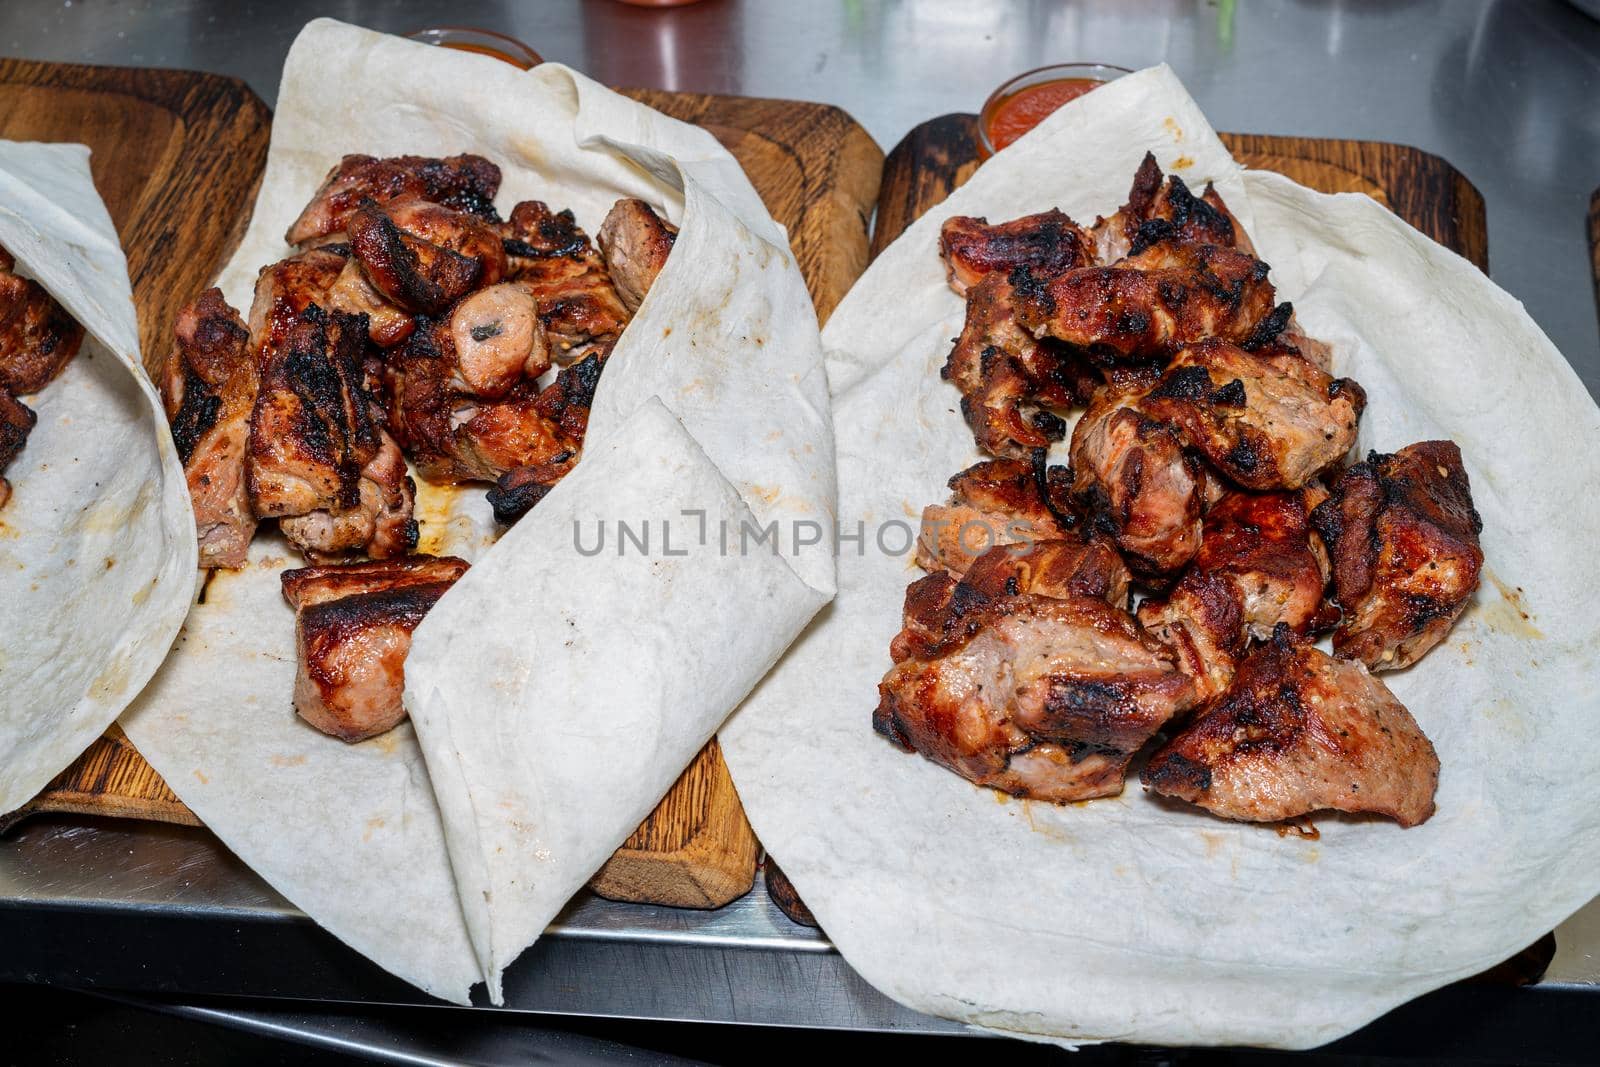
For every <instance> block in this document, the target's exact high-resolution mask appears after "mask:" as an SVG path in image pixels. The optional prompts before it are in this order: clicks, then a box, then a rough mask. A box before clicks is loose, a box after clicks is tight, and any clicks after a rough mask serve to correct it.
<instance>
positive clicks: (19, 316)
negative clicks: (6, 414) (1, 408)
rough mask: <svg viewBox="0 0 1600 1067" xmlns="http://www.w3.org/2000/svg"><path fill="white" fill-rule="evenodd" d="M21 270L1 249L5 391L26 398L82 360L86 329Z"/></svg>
mask: <svg viewBox="0 0 1600 1067" xmlns="http://www.w3.org/2000/svg"><path fill="white" fill-rule="evenodd" d="M15 266H16V260H14V259H13V258H12V256H11V253H9V252H7V251H5V250H4V249H3V248H0V389H4V390H5V391H6V392H8V393H11V394H13V395H15V396H26V395H27V394H29V393H37V392H38V391H39V390H41V389H43V388H44V387H45V386H47V385H49V384H50V383H51V382H52V381H53V380H54V379H55V376H56V375H57V374H60V373H61V368H62V367H65V366H66V365H67V361H68V360H70V359H72V357H73V356H75V355H77V353H78V348H79V346H80V345H82V344H83V327H82V326H80V325H79V324H78V322H77V320H76V319H74V318H73V317H72V316H71V315H69V314H67V309H66V308H64V307H62V306H61V305H60V304H59V303H57V302H56V298H55V297H53V296H51V295H50V294H49V293H47V292H45V289H44V286H42V285H40V284H39V283H38V282H36V281H34V280H33V279H31V278H24V277H22V276H21V275H19V274H16V273H15V272H14V270H13V268H14V267H15Z"/></svg>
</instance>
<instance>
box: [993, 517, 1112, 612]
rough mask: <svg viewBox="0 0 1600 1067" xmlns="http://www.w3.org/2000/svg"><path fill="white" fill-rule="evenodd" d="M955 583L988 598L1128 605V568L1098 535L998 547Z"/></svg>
mask: <svg viewBox="0 0 1600 1067" xmlns="http://www.w3.org/2000/svg"><path fill="white" fill-rule="evenodd" d="M961 581H962V583H963V584H965V585H966V586H967V587H968V588H970V589H972V590H975V591H976V592H979V593H982V594H983V595H984V596H988V597H1002V596H1018V595H1020V594H1023V593H1034V594H1037V595H1039V596H1053V597H1057V598H1066V597H1072V596H1086V597H1093V598H1095V599H1096V600H1104V601H1105V602H1106V603H1107V604H1110V605H1111V606H1112V607H1114V608H1122V607H1126V606H1127V604H1128V585H1129V583H1130V582H1131V581H1132V576H1131V575H1130V574H1129V573H1128V567H1127V565H1126V564H1125V563H1123V562H1122V557H1121V556H1119V555H1117V550H1116V549H1114V548H1112V547H1111V544H1110V542H1109V541H1107V540H1106V539H1105V538H1104V537H1101V536H1100V535H1098V534H1092V535H1091V534H1085V533H1083V532H1081V531H1077V530H1074V531H1072V532H1071V533H1068V534H1066V535H1064V536H1062V537H1058V538H1054V539H1052V540H1048V541H1030V542H1027V543H1025V544H1015V545H1001V546H998V547H995V548H991V549H990V550H989V551H987V552H985V553H984V554H983V555H981V556H979V557H978V558H977V559H976V560H974V561H973V563H972V566H971V567H969V568H968V569H967V573H966V574H965V575H963V576H962V578H961Z"/></svg>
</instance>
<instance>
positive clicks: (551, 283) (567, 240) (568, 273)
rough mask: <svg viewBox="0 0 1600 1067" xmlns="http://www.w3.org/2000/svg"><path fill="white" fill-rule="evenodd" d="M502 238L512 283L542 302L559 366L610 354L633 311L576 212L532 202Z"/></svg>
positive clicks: (542, 314) (515, 213) (541, 312)
mask: <svg viewBox="0 0 1600 1067" xmlns="http://www.w3.org/2000/svg"><path fill="white" fill-rule="evenodd" d="M500 233H501V237H502V246H503V247H504V248H505V251H506V255H507V257H508V259H509V266H508V272H509V273H508V274H507V277H508V278H510V279H512V280H514V281H520V282H524V283H526V284H527V285H528V287H529V289H530V290H531V291H532V293H533V294H534V296H535V297H536V298H537V299H538V301H539V317H540V319H541V321H542V322H543V323H544V328H545V330H546V331H547V332H548V333H549V335H550V341H551V344H552V351H553V353H554V355H555V357H556V359H557V360H558V362H561V363H568V362H572V361H575V360H577V359H579V358H580V357H582V356H584V355H587V354H588V353H590V352H592V351H599V352H602V353H609V352H610V351H611V348H612V346H614V345H615V344H616V343H617V338H618V337H620V336H621V335H622V329H623V327H624V326H626V325H627V324H628V317H629V313H628V308H627V307H626V305H624V304H623V302H622V298H621V296H619V295H618V293H617V289H616V287H615V286H614V285H613V284H612V281H611V276H610V274H608V273H607V272H606V266H605V263H604V262H603V261H602V260H601V258H600V255H599V253H598V252H596V251H595V249H594V246H593V245H591V244H590V243H589V237H588V235H587V234H585V233H584V232H583V230H581V229H580V228H579V227H578V224H577V223H576V221H574V219H573V217H572V212H570V211H562V212H559V213H557V212H552V211H551V210H550V208H549V207H548V206H546V205H545V204H543V203H541V202H539V201H537V200H527V201H524V202H523V203H520V204H518V205H517V206H516V207H515V208H513V209H512V211H511V217H510V219H508V220H507V221H506V222H505V223H503V224H502V225H501V227H500Z"/></svg>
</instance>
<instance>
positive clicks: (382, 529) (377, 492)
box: [278, 430, 418, 563]
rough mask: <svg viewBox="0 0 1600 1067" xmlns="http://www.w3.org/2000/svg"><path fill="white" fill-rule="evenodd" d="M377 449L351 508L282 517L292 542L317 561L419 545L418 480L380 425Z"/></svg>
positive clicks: (382, 555) (387, 554)
mask: <svg viewBox="0 0 1600 1067" xmlns="http://www.w3.org/2000/svg"><path fill="white" fill-rule="evenodd" d="M378 441H379V443H378V451H377V453H376V454H375V455H374V456H373V457H372V459H371V461H369V462H368V463H367V465H366V466H365V467H363V468H362V469H361V481H360V484H359V486H358V492H359V494H360V500H359V502H358V503H357V504H356V505H355V506H354V507H351V508H343V509H339V510H318V511H312V512H308V513H307V514H305V515H294V516H285V517H284V518H282V519H280V520H279V521H278V526H279V528H280V529H281V530H283V534H284V536H285V537H287V538H288V539H289V541H290V543H291V544H293V545H294V546H295V547H296V548H298V549H300V551H301V552H304V553H305V554H306V557H307V558H308V559H310V560H312V561H313V562H317V563H324V562H329V561H332V560H335V559H337V558H338V557H340V556H344V555H349V554H351V553H365V554H366V555H368V556H371V557H372V558H373V559H392V558H394V557H396V556H404V555H408V554H410V553H411V552H412V551H413V550H415V549H416V547H417V533H418V531H417V523H416V520H415V519H414V518H413V517H412V512H413V509H414V506H415V503H416V484H415V483H414V482H412V480H411V478H410V476H409V475H407V474H406V460H405V457H404V456H402V455H401V454H400V447H399V446H398V445H396V444H395V443H394V439H393V438H392V437H390V436H389V435H388V434H386V433H384V432H383V431H382V430H379V431H378Z"/></svg>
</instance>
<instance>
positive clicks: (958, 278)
mask: <svg viewBox="0 0 1600 1067" xmlns="http://www.w3.org/2000/svg"><path fill="white" fill-rule="evenodd" d="M939 254H940V255H941V256H943V257H944V262H945V268H946V270H947V271H948V272H949V276H950V288H952V289H954V290H955V291H956V292H957V293H961V294H963V295H964V294H965V293H966V292H967V290H968V289H971V288H972V287H973V286H976V285H977V284H978V283H979V282H981V281H982V280H983V279H984V278H986V277H988V276H990V275H999V276H1000V277H1007V276H1009V275H1010V274H1011V272H1012V271H1014V270H1016V269H1017V268H1019V267H1026V268H1028V269H1029V270H1031V271H1033V272H1034V273H1036V274H1039V275H1042V276H1050V275H1055V274H1060V273H1062V272H1063V271H1067V270H1071V269H1073V268H1074V267H1087V266H1090V265H1091V264H1093V263H1094V241H1093V240H1092V239H1091V238H1090V236H1089V234H1088V233H1087V232H1086V231H1085V230H1084V229H1083V227H1081V226H1079V225H1078V224H1077V223H1075V222H1073V221H1072V220H1071V219H1070V218H1068V217H1067V216H1066V215H1064V214H1062V213H1061V212H1060V211H1059V210H1057V209H1054V208H1052V209H1051V210H1049V211H1046V212H1042V213H1041V214H1038V215H1026V216H1024V217H1022V218H1020V219H1012V220H1011V221H1010V222H1001V223H996V224H995V225H992V226H991V225H990V224H989V220H988V219H984V218H973V217H971V216H968V215H955V216H952V217H951V218H948V219H946V220H945V222H944V225H943V226H941V227H940V228H939Z"/></svg>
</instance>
